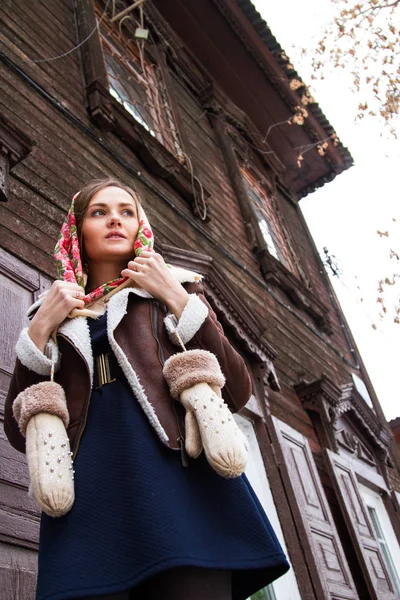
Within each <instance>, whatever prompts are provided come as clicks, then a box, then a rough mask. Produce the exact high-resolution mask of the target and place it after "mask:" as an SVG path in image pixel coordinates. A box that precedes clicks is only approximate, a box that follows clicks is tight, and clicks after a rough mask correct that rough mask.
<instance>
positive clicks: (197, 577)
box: [85, 567, 232, 600]
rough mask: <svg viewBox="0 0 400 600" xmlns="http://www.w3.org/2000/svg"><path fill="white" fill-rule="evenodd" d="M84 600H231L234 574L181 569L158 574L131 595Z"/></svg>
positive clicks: (115, 595) (96, 597) (86, 599)
mask: <svg viewBox="0 0 400 600" xmlns="http://www.w3.org/2000/svg"><path fill="white" fill-rule="evenodd" d="M85 600H232V587H231V571H219V570H216V569H200V568H199V567H179V568H176V569H170V570H168V571H164V572H163V573H159V574H158V575H155V576H154V577H152V578H151V579H149V580H148V581H146V582H145V583H143V584H142V585H139V586H138V587H135V588H134V589H132V590H131V591H130V592H129V591H128V592H122V593H120V594H111V595H108V596H92V597H90V598H85Z"/></svg>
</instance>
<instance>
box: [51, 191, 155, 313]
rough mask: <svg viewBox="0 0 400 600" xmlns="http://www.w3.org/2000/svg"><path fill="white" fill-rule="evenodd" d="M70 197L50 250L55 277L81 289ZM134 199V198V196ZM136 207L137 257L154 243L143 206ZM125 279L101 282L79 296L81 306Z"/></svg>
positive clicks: (82, 276) (79, 253) (83, 284)
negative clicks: (53, 261) (81, 298)
mask: <svg viewBox="0 0 400 600" xmlns="http://www.w3.org/2000/svg"><path fill="white" fill-rule="evenodd" d="M78 194H79V192H78V193H77V194H75V196H74V197H73V199H72V204H71V207H70V209H69V211H68V215H67V218H66V220H65V222H64V223H63V225H62V227H61V231H60V235H59V237H58V241H57V244H56V247H55V249H54V258H55V260H56V263H57V272H58V278H59V279H62V280H63V281H69V282H71V283H77V284H78V285H80V286H81V288H82V289H83V291H85V276H84V273H83V267H82V259H81V251H80V246H79V238H78V232H77V227H76V218H75V198H76V197H77V196H78ZM136 200H137V198H136ZM137 205H138V208H139V230H138V234H137V237H136V241H135V244H134V250H135V256H140V255H141V253H142V252H143V250H147V251H149V250H150V251H152V250H153V246H154V236H153V232H152V230H151V227H150V224H149V222H148V220H147V217H146V214H145V212H144V210H143V208H142V207H141V206H140V204H139V202H137ZM127 280H128V278H127V277H120V278H119V279H113V280H112V281H108V282H107V283H104V284H103V285H101V286H100V287H98V288H96V289H95V290H93V291H92V292H90V294H86V295H85V297H84V298H83V301H84V302H85V305H88V304H91V303H92V302H94V301H95V300H98V299H99V298H102V297H103V296H105V295H106V294H108V293H110V292H111V291H113V290H115V289H116V288H118V287H119V286H120V285H122V284H123V283H125V282H126V281H127Z"/></svg>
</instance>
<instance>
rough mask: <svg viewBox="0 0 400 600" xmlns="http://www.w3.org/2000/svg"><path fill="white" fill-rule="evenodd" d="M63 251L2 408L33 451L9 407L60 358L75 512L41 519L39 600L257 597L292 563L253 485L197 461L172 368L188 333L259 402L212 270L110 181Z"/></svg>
mask: <svg viewBox="0 0 400 600" xmlns="http://www.w3.org/2000/svg"><path fill="white" fill-rule="evenodd" d="M55 257H56V260H57V266H58V272H59V279H58V280H57V281H55V282H54V283H53V285H52V286H51V288H50V290H49V291H48V292H47V293H46V295H45V296H44V297H43V298H42V299H41V301H39V302H38V303H36V304H35V305H34V306H33V308H32V314H33V317H32V319H31V322H30V325H29V327H28V328H27V329H25V330H24V331H23V332H22V333H21V335H20V338H19V340H18V343H17V348H16V350H17V361H16V367H15V372H14V375H13V378H12V381H11V386H10V390H9V394H8V397H7V401H6V408H5V431H6V434H7V436H8V439H9V440H10V442H11V444H12V445H13V446H14V447H15V448H17V450H20V451H21V452H24V450H25V439H24V437H23V436H22V435H21V433H20V431H19V430H18V425H17V423H16V421H15V419H14V417H13V414H12V404H13V401H14V399H15V398H16V397H17V395H18V394H19V393H20V392H21V391H22V390H24V389H26V388H27V387H28V386H30V385H32V384H35V383H38V382H40V381H45V380H48V379H49V375H50V370H51V364H52V361H53V363H55V371H56V374H55V380H56V381H57V382H58V383H59V384H60V385H62V387H63V389H64V391H65V394H66V399H67V407H68V411H69V426H68V429H67V433H68V437H69V441H70V446H71V450H72V452H73V455H74V469H75V502H74V504H73V506H72V509H71V510H70V511H69V512H68V513H67V514H66V515H64V516H62V517H59V518H52V517H49V516H48V515H46V514H44V513H43V514H42V519H41V527H40V545H39V572H38V585H37V600H69V599H78V598H90V599H92V600H94V599H99V600H101V599H102V600H117V599H118V600H128V599H143V600H144V599H146V600H151V599H153V598H154V599H156V598H157V600H160V599H163V600H167V599H171V600H172V599H173V600H183V599H185V600H187V599H189V598H190V599H191V600H200V599H201V600H213V599H215V600H217V599H218V600H231V599H234V600H245V599H246V598H248V597H249V596H250V595H251V594H252V593H254V592H256V591H257V590H259V589H260V588H262V587H263V586H265V585H267V584H268V583H270V582H271V581H273V580H274V579H276V578H277V577H279V576H280V575H282V574H283V573H284V572H286V571H287V569H288V563H287V561H286V559H285V556H284V554H283V552H282V550H281V548H280V545H279V543H278V541H277V539H276V537H275V535H274V532H273V530H272V528H271V526H270V524H269V521H268V519H267V517H266V515H265V513H264V511H263V509H262V507H261V505H260V503H259V501H258V499H257V497H256V495H255V493H254V492H253V490H252V488H251V486H250V485H249V483H248V480H247V479H246V477H245V475H242V476H240V477H237V478H235V479H224V478H222V477H220V476H219V475H218V474H217V473H215V471H214V470H213V469H211V467H210V465H209V464H208V462H207V460H206V459H205V457H204V454H202V455H200V456H199V457H198V458H196V459H190V460H189V461H188V460H187V457H186V456H185V452H184V435H185V431H184V409H183V407H182V405H181V404H180V403H179V402H177V401H174V400H173V399H172V397H171V395H170V393H169V389H168V385H167V383H166V381H165V378H164V376H163V370H162V369H163V364H164V362H165V360H166V359H167V358H168V357H169V356H171V355H173V354H176V353H177V352H179V351H180V347H179V346H178V345H177V337H178V338H179V340H178V341H183V343H184V344H185V345H186V347H187V348H188V349H195V348H202V349H205V350H208V351H210V352H212V353H213V354H214V355H215V356H216V357H217V359H218V362H219V364H220V367H221V370H222V372H223V374H224V375H225V377H226V383H225V386H224V387H223V389H222V396H223V399H224V401H225V402H226V403H227V405H228V406H229V408H230V409H231V411H232V412H236V411H238V410H240V409H241V408H242V407H243V406H244V405H245V404H246V402H247V400H248V398H249V396H250V393H251V384H250V378H249V375H248V373H247V371H246V368H245V365H244V362H243V360H242V358H241V357H240V356H239V355H238V354H237V352H236V351H235V350H234V349H233V348H232V347H231V346H230V344H229V342H228V340H227V338H226V337H225V336H224V334H223V330H222V327H221V325H220V324H219V323H218V321H217V320H216V316H215V314H214V312H213V311H212V309H211V307H210V305H209V304H208V303H207V300H206V299H205V297H204V295H203V293H202V288H201V285H200V284H199V281H200V276H199V275H197V274H196V273H192V272H190V271H186V270H184V269H180V268H174V267H171V266H167V265H166V264H165V262H164V260H163V259H162V257H161V256H160V255H159V254H157V253H155V252H154V251H153V234H152V232H151V228H150V225H149V224H148V222H147V219H146V215H145V213H144V211H143V208H142V207H141V206H140V204H139V202H138V199H137V195H136V194H135V192H134V191H133V190H132V189H130V188H129V187H126V186H125V185H123V184H122V183H120V182H119V181H116V180H113V179H106V180H96V181H92V182H90V183H88V184H87V185H86V186H85V187H84V188H83V189H82V190H81V191H80V192H79V193H78V194H77V195H76V196H75V197H74V200H73V202H72V205H71V209H70V211H69V214H68V217H67V220H66V222H65V223H64V225H63V227H62V229H61V234H60V238H59V241H58V243H57V246H56V252H55ZM127 284H128V285H127ZM171 322H172V323H173V327H171ZM174 332H175V334H176V333H179V335H178V336H176V335H174ZM55 334H56V335H55ZM53 339H56V342H57V343H56V344H55V343H54V341H53ZM50 351H51V352H52V360H50V359H49V358H48V355H49V352H50Z"/></svg>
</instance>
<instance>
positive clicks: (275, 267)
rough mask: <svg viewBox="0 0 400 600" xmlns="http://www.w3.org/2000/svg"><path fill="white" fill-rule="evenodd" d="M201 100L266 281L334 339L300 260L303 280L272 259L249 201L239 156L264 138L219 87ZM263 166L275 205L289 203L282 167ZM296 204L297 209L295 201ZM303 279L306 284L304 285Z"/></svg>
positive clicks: (326, 312) (324, 308)
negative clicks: (283, 202) (258, 139)
mask: <svg viewBox="0 0 400 600" xmlns="http://www.w3.org/2000/svg"><path fill="white" fill-rule="evenodd" d="M201 99H202V104H203V106H204V107H205V109H206V110H207V112H208V114H209V118H210V121H211V123H212V126H213V128H214V130H215V133H216V136H217V138H218V142H219V145H220V148H221V150H222V154H223V157H224V160H225V164H226V166H227V170H228V174H229V177H230V180H231V183H232V187H233V189H234V191H235V193H236V197H237V199H238V202H239V206H240V210H241V212H242V216H243V220H244V225H245V229H246V233H247V237H248V240H249V243H250V245H251V248H252V250H253V252H254V255H255V258H256V260H257V262H258V264H259V265H260V270H261V273H262V275H263V277H264V280H265V281H266V282H267V283H270V284H271V285H275V286H277V287H279V288H280V289H281V290H282V291H283V292H284V293H285V294H286V295H287V296H288V298H289V299H290V300H291V301H292V302H293V304H294V305H295V306H297V307H298V308H299V309H300V310H304V312H306V313H307V314H309V315H310V316H311V317H312V319H313V320H314V322H315V324H316V325H317V327H318V328H319V329H320V330H321V331H323V332H324V333H326V334H328V335H332V333H333V328H332V324H331V321H330V317H329V309H328V307H327V306H326V305H325V304H324V303H322V302H321V301H320V300H318V299H317V298H315V296H314V293H313V292H312V290H311V289H310V288H309V282H308V280H307V278H306V276H305V275H304V273H303V271H302V269H301V265H300V264H299V261H298V260H296V267H297V270H298V272H299V276H296V275H294V274H293V273H291V272H290V271H289V269H287V268H286V267H285V266H284V265H283V264H282V263H281V262H280V261H279V260H277V259H276V258H275V257H274V256H272V254H271V253H270V251H269V250H268V247H267V244H266V242H265V240H264V237H263V235H262V232H261V230H260V227H259V223H258V217H257V215H256V212H255V210H254V207H253V206H252V202H251V201H250V199H249V197H248V193H247V190H246V186H245V183H244V181H243V176H242V173H241V170H240V164H239V159H238V156H240V157H241V158H244V157H246V155H248V154H249V153H251V146H252V145H254V143H255V141H256V140H257V136H258V138H259V137H260V135H259V134H258V133H257V132H256V131H255V130H254V126H253V125H251V123H250V122H249V119H248V117H247V116H246V115H245V114H244V113H243V112H242V111H241V110H240V109H239V108H237V107H236V106H234V105H233V104H232V103H231V102H230V101H229V100H228V99H227V98H225V97H224V96H223V95H222V94H221V93H220V92H219V90H218V89H216V88H215V86H211V85H209V86H208V87H207V88H206V89H204V90H203V93H202V95H201ZM224 123H226V124H228V125H232V127H231V128H230V129H231V131H230V132H229V133H228V132H227V131H226V127H224ZM235 131H236V132H237V134H236V133H235ZM247 138H249V144H247V141H246V139H247ZM243 162H245V161H243ZM262 166H263V170H265V172H266V176H265V179H264V183H265V185H266V186H267V188H268V193H269V194H270V195H271V197H272V198H274V201H275V202H276V196H277V195H278V194H279V195H280V196H282V200H283V201H289V200H288V198H287V196H286V194H284V195H283V194H281V193H279V191H278V187H284V186H283V184H281V185H279V184H278V182H279V181H280V179H281V176H280V173H279V169H278V167H277V166H276V165H275V164H274V160H273V159H272V160H271V162H270V163H269V162H266V161H265V158H264V159H263V163H262ZM292 202H293V204H294V205H295V206H297V204H296V203H295V202H294V201H293V200H292ZM293 253H294V251H293ZM294 254H295V253H294ZM303 277H304V281H302V279H303Z"/></svg>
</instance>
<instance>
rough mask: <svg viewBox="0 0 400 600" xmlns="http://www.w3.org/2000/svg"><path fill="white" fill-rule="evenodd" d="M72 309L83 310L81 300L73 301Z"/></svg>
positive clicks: (83, 306) (83, 305)
mask: <svg viewBox="0 0 400 600" xmlns="http://www.w3.org/2000/svg"><path fill="white" fill-rule="evenodd" d="M74 308H85V303H84V301H83V300H75V301H74Z"/></svg>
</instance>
